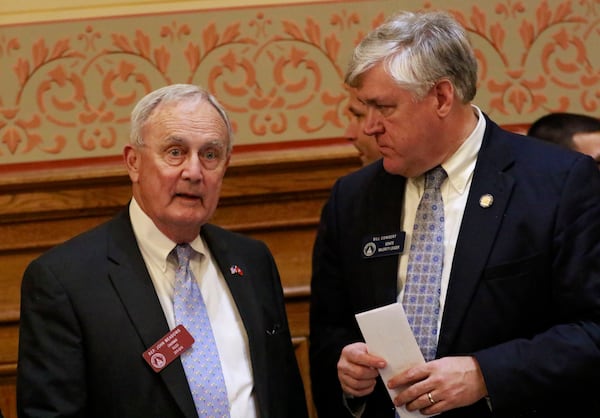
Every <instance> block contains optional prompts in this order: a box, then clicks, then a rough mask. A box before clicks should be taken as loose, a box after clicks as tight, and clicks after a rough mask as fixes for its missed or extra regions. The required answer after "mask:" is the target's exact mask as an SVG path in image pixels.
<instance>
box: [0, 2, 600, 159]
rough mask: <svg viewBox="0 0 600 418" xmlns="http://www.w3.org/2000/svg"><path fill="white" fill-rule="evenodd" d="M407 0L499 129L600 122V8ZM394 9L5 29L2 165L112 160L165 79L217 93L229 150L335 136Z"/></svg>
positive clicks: (0, 45) (0, 68)
mask: <svg viewBox="0 0 600 418" xmlns="http://www.w3.org/2000/svg"><path fill="white" fill-rule="evenodd" d="M407 3H410V4H412V6H411V7H410V8H411V9H414V10H416V9H435V8H443V9H445V10H448V11H450V12H451V13H452V14H454V15H455V16H456V17H457V18H458V19H459V20H460V22H461V23H462V24H463V25H464V26H465V27H466V28H467V30H468V31H469V32H470V35H471V39H472V42H473V45H474V47H475V50H476V53H477V59H478V62H479V66H480V71H479V92H478V95H477V97H476V103H477V104H478V105H479V106H480V107H481V108H482V109H483V110H484V111H485V112H487V113H488V114H490V115H491V116H492V117H494V118H495V119H496V120H497V121H498V122H500V123H505V124H514V123H528V122H531V121H532V120H533V119H535V118H537V117H539V116H541V115H542V114H545V113H547V112H551V111H572V112H579V113H589V114H595V115H597V116H600V112H599V111H598V108H599V105H600V82H599V81H600V54H597V53H596V52H594V51H595V50H596V49H597V47H594V46H593V45H597V44H598V41H599V40H600V13H599V12H600V0H555V1H553V0H540V1H534V0H531V1H530V0H528V1H525V0H493V1H489V2H483V3H481V2H480V3H475V4H473V3H471V2H464V1H462V0H444V1H442V0H435V1H434V0H429V1H412V2H407ZM396 7H397V2H396V1H393V0H370V1H369V0H363V1H360V0H356V1H347V2H343V3H340V2H326V1H323V2H321V3H311V4H309V5H302V6H300V5H292V4H290V5H277V6H262V7H258V6H255V7H246V8H236V9H226V10H224V9H219V10H214V11H210V12H209V13H208V12H207V11H206V10H198V11H197V12H170V13H161V14H153V15H140V16H121V17H119V16H113V17H110V16H99V17H98V18H94V19H85V20H81V21H60V22H45V23H31V24H20V25H6V26H0V80H1V81H2V86H3V88H2V90H1V91H0V164H12V163H31V162H36V161H46V162H51V161H58V160H69V159H86V158H95V157H107V156H118V155H120V153H121V149H122V146H123V144H124V142H125V141H126V140H127V136H128V122H129V113H130V111H131V108H132V107H133V105H134V103H135V102H136V101H137V100H139V99H140V98H141V97H142V96H143V95H144V94H146V93H147V92H149V91H151V90H153V89H155V88H158V87H160V86H162V85H166V84H170V83H197V84H200V85H203V86H205V87H207V88H208V89H209V90H210V91H211V92H212V93H213V94H215V95H216V96H217V97H218V98H219V100H220V101H221V102H222V103H223V104H224V106H225V107H226V108H227V110H228V111H229V113H230V115H231V118H232V120H233V122H234V128H235V131H236V145H241V146H244V145H260V144H266V143H279V142H282V143H283V142H286V141H293V140H315V141H317V140H321V139H326V138H339V137H341V136H342V135H343V131H344V127H345V124H346V122H347V119H346V116H345V113H344V107H345V104H346V97H347V96H346V91H345V90H344V86H343V76H344V71H345V66H346V63H347V61H348V58H349V57H350V54H351V52H352V48H353V47H354V45H355V44H356V43H357V42H358V41H359V40H360V38H361V37H362V36H364V34H365V33H367V32H368V31H369V30H370V29H371V28H372V27H374V26H376V25H377V24H379V23H380V22H381V21H383V19H384V18H385V17H386V16H388V15H390V14H392V13H393V12H395V11H396ZM107 13H108V12H107Z"/></svg>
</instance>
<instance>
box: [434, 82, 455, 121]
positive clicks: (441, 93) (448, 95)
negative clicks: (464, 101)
mask: <svg viewBox="0 0 600 418" xmlns="http://www.w3.org/2000/svg"><path fill="white" fill-rule="evenodd" d="M433 93H434V94H435V98H436V100H437V113H438V115H439V116H440V117H441V118H445V117H446V116H448V114H449V113H450V110H451V109H452V104H453V103H454V99H455V97H454V85H452V83H451V82H450V80H448V79H442V80H440V81H438V82H437V83H435V86H434V87H433Z"/></svg>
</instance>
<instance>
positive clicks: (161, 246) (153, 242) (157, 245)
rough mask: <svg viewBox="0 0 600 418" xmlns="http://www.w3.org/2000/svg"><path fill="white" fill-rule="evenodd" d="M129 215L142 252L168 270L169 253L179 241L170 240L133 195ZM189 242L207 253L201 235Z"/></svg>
mask: <svg viewBox="0 0 600 418" xmlns="http://www.w3.org/2000/svg"><path fill="white" fill-rule="evenodd" d="M129 217H130V219H131V225H132V226H133V233H134V234H135V238H136V240H137V243H138V246H139V247H140V251H141V252H142V254H146V255H147V256H148V257H150V258H151V260H152V261H153V262H154V263H156V265H157V266H159V268H160V269H161V270H162V271H167V260H168V257H169V254H170V253H171V251H172V250H173V248H175V245H176V244H177V243H175V242H173V241H172V240H170V239H169V238H168V237H167V236H166V235H165V234H163V233H162V232H161V231H160V230H159V229H158V228H157V227H156V225H155V224H154V222H153V221H152V219H150V217H149V216H148V215H147V214H146V213H145V212H144V211H143V210H142V208H141V207H140V205H139V204H138V203H137V201H136V200H135V198H133V197H132V199H131V203H130V204H129ZM189 244H190V246H191V247H192V248H193V249H194V250H195V251H196V252H198V253H200V254H207V250H206V244H205V243H204V241H203V240H202V238H201V237H200V236H199V235H198V236H197V237H196V238H195V239H194V240H193V241H192V242H190V243H189Z"/></svg>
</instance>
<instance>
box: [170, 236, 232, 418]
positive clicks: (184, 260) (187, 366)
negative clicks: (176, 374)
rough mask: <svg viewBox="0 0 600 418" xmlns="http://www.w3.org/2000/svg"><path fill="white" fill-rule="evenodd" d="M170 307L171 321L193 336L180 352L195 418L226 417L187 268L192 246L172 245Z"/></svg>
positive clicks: (206, 323) (213, 351)
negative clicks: (175, 263)
mask: <svg viewBox="0 0 600 418" xmlns="http://www.w3.org/2000/svg"><path fill="white" fill-rule="evenodd" d="M175 251H176V254H177V261H178V266H177V270H176V272H175V289H174V296H173V308H174V311H175V321H176V323H178V324H182V325H183V326H184V327H185V328H186V329H187V330H188V331H189V332H190V334H192V336H193V337H194V340H195V341H194V344H193V345H192V347H191V348H190V349H188V350H187V351H186V352H184V353H183V354H182V355H181V362H182V363H183V368H184V370H185V375H186V377H187V380H188V384H189V386H190V390H191V392H192V396H193V398H194V403H195V404H196V411H197V412H198V416H199V417H211V418H213V417H214V418H229V401H228V399H227V388H226V387H225V379H224V378H223V371H222V370H221V361H220V359H219V352H218V350H217V345H216V343H215V338H214V336H213V332H212V328H211V325H210V320H209V318H208V313H207V311H206V305H205V304H204V299H203V298H202V294H201V293H200V288H199V287H198V283H197V282H196V279H195V278H194V274H193V273H192V271H191V269H190V257H191V256H192V253H193V251H194V250H193V249H192V247H190V246H189V244H178V245H177V247H175Z"/></svg>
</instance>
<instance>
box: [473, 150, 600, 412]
mask: <svg viewBox="0 0 600 418" xmlns="http://www.w3.org/2000/svg"><path fill="white" fill-rule="evenodd" d="M596 170H597V169H596V167H595V165H594V164H592V163H591V160H589V159H587V158H584V157H582V158H579V159H578V160H576V162H575V164H574V165H573V167H572V168H571V169H570V170H569V172H568V174H567V175H566V176H565V180H564V183H563V184H562V185H561V187H562V192H561V195H560V199H559V200H560V201H559V203H558V205H557V213H556V222H555V225H554V229H553V231H552V233H551V237H552V244H551V248H552V255H551V256H552V260H551V264H552V265H551V268H550V269H548V271H549V272H550V277H547V280H548V281H549V282H550V286H549V289H550V290H549V292H548V293H549V295H550V296H549V297H548V303H547V305H548V310H547V313H546V314H545V315H546V318H547V323H548V326H547V327H546V329H544V330H542V332H540V333H538V334H536V335H534V336H533V337H532V338H529V339H528V338H520V339H514V340H510V341H507V342H505V343H503V344H500V345H496V346H493V347H491V348H488V349H485V350H481V351H479V352H476V353H475V357H476V358H477V360H478V361H479V364H480V366H481V370H482V372H483V374H484V378H485V381H486V384H487V388H488V392H489V395H490V397H491V401H492V406H493V408H494V411H502V410H511V409H512V410H516V409H517V408H519V407H520V408H522V407H523V406H529V407H530V408H531V409H535V407H536V404H537V405H540V404H544V405H545V406H547V405H551V404H552V403H553V400H555V399H562V400H564V399H577V398H579V399H582V400H585V399H588V398H589V399H595V395H594V394H593V393H591V389H590V388H593V387H597V384H598V382H597V378H598V370H600V176H598V172H597V171H596ZM549 181H550V179H549ZM545 291H546V290H545ZM522 321H528V318H526V317H523V318H522Z"/></svg>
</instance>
